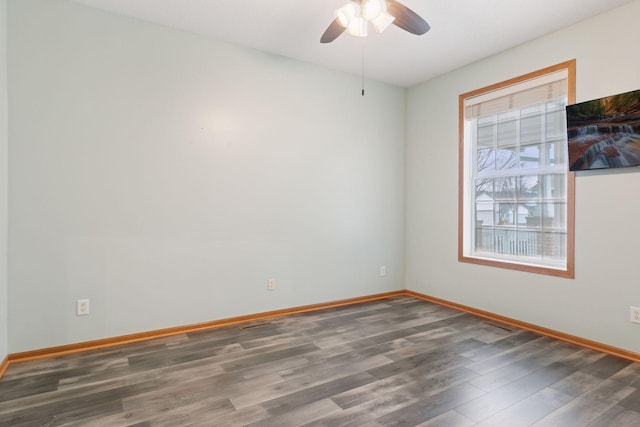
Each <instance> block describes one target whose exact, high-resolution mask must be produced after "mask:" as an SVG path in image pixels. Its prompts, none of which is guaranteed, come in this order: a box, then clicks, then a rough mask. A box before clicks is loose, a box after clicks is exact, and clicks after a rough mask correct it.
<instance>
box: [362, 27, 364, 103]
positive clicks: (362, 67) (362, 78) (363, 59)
mask: <svg viewBox="0 0 640 427" xmlns="http://www.w3.org/2000/svg"><path fill="white" fill-rule="evenodd" d="M362 96H364V39H363V40H362Z"/></svg>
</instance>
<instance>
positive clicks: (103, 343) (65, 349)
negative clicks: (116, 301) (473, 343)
mask: <svg viewBox="0 0 640 427" xmlns="http://www.w3.org/2000/svg"><path fill="white" fill-rule="evenodd" d="M395 296H409V297H413V298H417V299H420V300H423V301H427V302H431V303H434V304H438V305H442V306H445V307H450V308H453V309H456V310H460V311H464V312H467V313H470V314H473V315H476V316H479V317H483V318H485V319H489V320H493V321H496V322H501V323H504V324H507V325H511V326H515V327H518V328H521V329H526V330H528V331H532V332H535V333H538V334H540V335H546V336H549V337H552V338H556V339H559V340H562V341H566V342H569V343H572V344H576V345H579V346H581V347H586V348H590V349H593V350H597V351H601V352H603V353H607V354H612V355H614V356H618V357H622V358H624V359H628V360H631V361H633V362H640V354H638V353H634V352H631V351H627V350H623V349H620V348H617V347H613V346H610V345H607V344H602V343H599V342H596V341H591V340H588V339H585V338H580V337H576V336H574V335H569V334H565V333H563V332H559V331H555V330H553V329H548V328H544V327H541V326H537V325H533V324H531V323H527V322H522V321H520V320H516V319H512V318H509V317H505V316H501V315H499V314H494V313H491V312H488V311H484V310H478V309H476V308H473V307H468V306H466V305H462V304H458V303H455V302H451V301H447V300H443V299H440V298H436V297H432V296H429V295H424V294H421V293H418V292H414V291H406V290H401V291H394V292H386V293H382V294H375V295H369V296H364V297H357V298H349V299H343V300H338V301H331V302H326V303H319V304H311V305H304V306H300V307H293V308H287V309H282V310H273V311H266V312H263V313H257V314H249V315H245V316H237V317H231V318H227V319H221V320H214V321H211V322H205V323H198V324H192V325H185V326H177V327H174V328H166V329H158V330H154V331H149V332H141V333H137V334H129V335H121V336H118V337H112V338H105V339H99V340H93V341H85V342H80V343H75V344H68V345H63V346H58V347H49V348H44V349H39V350H33V351H25V352H21V353H14V354H9V355H8V356H7V357H5V358H4V360H3V361H2V363H0V378H2V375H3V374H4V372H5V371H6V369H7V367H8V366H9V365H10V364H12V363H19V362H25V361H27V360H34V359H44V358H47V357H54V356H62V355H65V354H71V353H79V352H82V351H87V350H95V349H99V348H107V347H113V346H117V345H122V344H129V343H133V342H139V341H146V340H151V339H154V338H162V337H167V336H171V335H178V334H185V333H189V332H195V331H202V330H207V329H214V328H220V327H224V326H230V325H235V324H239V323H247V322H254V321H258V320H265V319H270V318H274V317H282V316H287V315H291V314H297V313H304V312H309V311H317V310H323V309H327V308H332V307H340V306H344V305H353V304H359V303H363V302H368V301H376V300H380V299H384V298H390V297H395Z"/></svg>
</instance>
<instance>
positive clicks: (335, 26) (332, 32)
mask: <svg viewBox="0 0 640 427" xmlns="http://www.w3.org/2000/svg"><path fill="white" fill-rule="evenodd" d="M344 30H346V28H345V27H343V26H342V25H340V23H339V22H338V18H336V19H334V20H333V22H332V23H331V25H329V27H328V28H327V30H326V31H325V32H324V34H323V35H322V37H320V43H331V42H332V41H334V40H335V39H337V38H338V36H340V34H342V33H344Z"/></svg>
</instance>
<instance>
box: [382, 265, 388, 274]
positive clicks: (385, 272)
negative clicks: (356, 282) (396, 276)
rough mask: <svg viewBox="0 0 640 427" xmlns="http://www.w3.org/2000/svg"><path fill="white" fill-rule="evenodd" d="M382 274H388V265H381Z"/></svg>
mask: <svg viewBox="0 0 640 427" xmlns="http://www.w3.org/2000/svg"><path fill="white" fill-rule="evenodd" d="M380 275H381V276H386V275H387V266H386V265H381V266H380Z"/></svg>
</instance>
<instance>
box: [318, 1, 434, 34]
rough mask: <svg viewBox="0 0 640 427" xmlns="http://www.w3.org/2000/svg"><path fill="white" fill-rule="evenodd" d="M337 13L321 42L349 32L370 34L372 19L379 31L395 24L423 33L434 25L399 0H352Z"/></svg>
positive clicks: (407, 29)
mask: <svg viewBox="0 0 640 427" xmlns="http://www.w3.org/2000/svg"><path fill="white" fill-rule="evenodd" d="M335 15H336V18H335V19H334V20H333V22H332V23H331V25H329V27H328V28H327V30H326V31H325V32H324V34H323V35H322V37H321V38H320V43H331V42H332V41H334V40H335V39H337V38H338V37H339V36H340V34H342V33H343V32H345V31H347V32H348V33H349V34H351V35H354V36H357V37H366V35H367V27H368V23H369V22H370V23H371V24H372V25H373V28H374V29H375V30H376V31H377V32H378V33H382V32H383V31H384V30H385V29H386V28H387V27H388V26H389V25H391V24H394V25H395V26H396V27H399V28H402V29H403V30H405V31H408V32H410V33H412V34H416V35H422V34H424V33H426V32H427V31H429V29H430V28H431V27H430V26H429V24H428V23H427V21H425V20H424V19H422V17H421V16H420V15H418V14H417V13H415V12H414V11H413V10H411V9H409V8H408V7H406V6H404V5H403V4H401V3H399V2H397V1H395V0H349V2H348V3H347V4H345V5H344V6H342V7H341V8H339V9H338V10H336V12H335Z"/></svg>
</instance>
